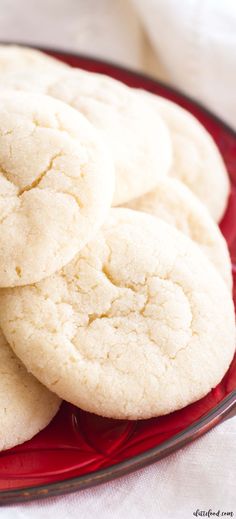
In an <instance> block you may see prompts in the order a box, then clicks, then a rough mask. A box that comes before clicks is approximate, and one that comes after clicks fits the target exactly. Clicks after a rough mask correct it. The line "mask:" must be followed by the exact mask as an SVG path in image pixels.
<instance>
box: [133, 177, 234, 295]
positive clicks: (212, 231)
mask: <svg viewBox="0 0 236 519" xmlns="http://www.w3.org/2000/svg"><path fill="white" fill-rule="evenodd" d="M126 207H129V208H131V209H136V210H137V211H145V212H146V213H150V214H152V215H153V216H156V217H158V218H161V219H163V220H165V222H167V223H169V224H171V225H174V226H175V227H176V228H177V229H179V231H182V232H183V233H184V234H186V235H187V236H189V237H190V238H191V239H192V240H193V241H195V242H196V243H197V244H198V245H199V246H200V247H201V248H202V250H203V252H204V253H205V254H206V255H207V256H208V258H209V259H210V260H211V261H212V263H213V264H214V265H215V267H216V268H217V269H218V271H219V272H220V274H221V275H222V278H223V279H224V280H225V282H226V283H227V285H228V287H229V288H230V290H232V285H233V279H232V267H231V260H230V255H229V251H228V247H227V243H226V241H225V239H224V237H223V235H222V234H221V232H220V230H219V228H218V226H217V225H216V223H215V222H214V221H213V219H212V218H211V216H210V214H209V212H208V210H207V208H206V207H205V206H204V205H203V204H202V203H201V201H200V200H199V199H198V198H197V197H196V196H194V194H193V193H192V192H191V191H190V189H188V188H187V186H185V185H184V184H183V183H182V182H180V181H179V180H177V179H175V178H164V179H163V180H160V181H159V182H158V185H157V186H156V188H155V189H154V190H153V191H151V192H150V193H147V194H146V195H143V196H140V197H139V198H135V199H134V200H130V202H128V203H127V204H126Z"/></svg>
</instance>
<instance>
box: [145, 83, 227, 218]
mask: <svg viewBox="0 0 236 519" xmlns="http://www.w3.org/2000/svg"><path fill="white" fill-rule="evenodd" d="M139 95H140V94H139ZM140 97H142V99H143V98H146V99H147V100H148V102H150V105H151V106H152V108H153V110H155V109H156V113H157V115H158V116H161V117H162V118H163V120H164V121H165V123H166V124H167V126H168V129H169V132H170V137H171V143H172V149H173V160H172V166H171V168H170V175H171V176H173V177H176V178H178V179H179V180H181V181H182V182H183V183H184V184H186V185H187V186H188V187H189V189H191V190H192V191H193V192H194V193H195V195H197V196H198V197H199V198H200V200H201V201H202V202H203V203H204V204H205V205H206V206H207V208H208V210H209V211H210V213H211V216H212V217H213V218H214V220H216V221H217V222H219V221H220V220H221V218H222V216H223V214H224V212H225V209H226V206H227V202H228V196H229V190H230V183H229V178H228V174H227V170H226V167H225V164H224V161H223V159H222V156H221V154H220V152H219V150H218V148H217V146H216V143H215V141H214V140H213V138H212V136H211V135H210V133H209V132H208V131H207V130H206V129H205V127H204V126H203V125H202V124H201V123H200V122H199V121H198V120H197V119H196V117H194V116H193V115H192V114H191V113H190V112H188V111H187V110H185V109H183V108H181V107H180V106H178V105H177V104H176V103H173V102H172V101H169V100H167V99H164V98H163V97H160V96H156V95H153V94H150V93H149V92H144V91H141V96H140Z"/></svg>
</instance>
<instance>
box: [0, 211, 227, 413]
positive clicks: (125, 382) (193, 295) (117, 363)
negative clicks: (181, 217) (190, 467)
mask: <svg viewBox="0 0 236 519" xmlns="http://www.w3.org/2000/svg"><path fill="white" fill-rule="evenodd" d="M0 324H1V326H2V329H3V331H4V333H5V335H6V337H7V340H8V341H9V343H10V344H11V346H12V348H13V350H14V351H15V352H16V353H17V355H18V356H19V357H20V358H21V359H22V361H23V362H24V363H25V365H26V366H27V369H29V370H30V371H31V372H32V373H33V374H34V375H35V376H37V377H38V379H39V380H40V381H41V382H43V383H44V384H45V385H46V386H47V387H48V388H50V389H52V390H53V391H54V392H55V393H57V394H58V395H59V396H60V397H62V398H65V399H66V400H68V401H70V402H72V403H73V404H75V405H77V406H80V407H81V408H82V409H85V410H87V411H91V412H94V413H97V414H100V415H102V416H107V417H112V418H125V419H127V418H128V419H139V418H150V417H152V416H158V415H162V414H166V413H169V412H171V411H175V410H176V409H180V408H182V407H183V406H186V405H187V404H190V403H192V402H194V401H196V400H198V399H199V398H201V397H203V396H204V395H206V394H207V393H208V392H209V391H210V390H211V389H212V388H213V387H215V386H216V385H217V384H218V382H220V380H221V379H222V377H223V375H224V374H225V372H226V370H227V369H228V367H229V364H230V362H231V360H232V357H233V354H234V350H235V316H234V307H233V302H232V298H231V296H230V293H229V290H228V288H227V287H226V284H225V283H224V281H223V280H222V279H221V277H220V275H219V274H218V272H217V271H216V269H215V268H214V267H213V266H212V264H211V262H210V261H209V260H208V259H207V258H206V256H205V255H204V254H203V253H202V251H201V250H200V248H199V247H198V246H196V245H195V243H193V242H192V241H191V240H190V239H189V238H188V237H186V236H184V235H183V233H181V232H179V231H177V230H176V229H175V228H174V227H172V226H170V225H168V224H166V223H165V222H163V221H162V220H159V219H157V218H154V217H152V216H150V215H148V214H145V213H141V212H136V211H131V210H129V209H113V210H112V211H111V213H110V217H109V219H108V221H107V223H106V224H105V225H104V226H103V228H102V229H101V230H100V232H98V234H97V236H96V238H95V239H94V240H93V241H91V242H90V243H89V244H88V245H87V246H86V247H85V248H84V249H83V250H82V251H81V252H80V253H79V254H78V255H77V257H76V258H75V259H74V260H73V261H72V262H71V263H70V264H69V265H67V266H66V267H64V268H63V269H62V270H61V271H60V272H58V273H56V274H54V275H53V276H51V277H50V278H48V279H45V280H43V281H42V282H40V283H38V284H36V285H35V286H26V287H20V288H14V289H6V290H2V291H1V293H0Z"/></svg>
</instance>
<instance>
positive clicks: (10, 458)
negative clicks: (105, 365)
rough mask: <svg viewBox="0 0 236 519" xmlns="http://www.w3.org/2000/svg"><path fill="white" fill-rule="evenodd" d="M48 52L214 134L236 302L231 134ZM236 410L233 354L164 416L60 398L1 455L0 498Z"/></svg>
mask: <svg viewBox="0 0 236 519" xmlns="http://www.w3.org/2000/svg"><path fill="white" fill-rule="evenodd" d="M48 52H49V53H50V54H52V55H54V56H56V57H58V58H59V59H62V60H63V61H65V62H67V63H70V64H71V65H73V66H76V67H81V68H83V69H86V70H91V71H94V72H101V73H104V74H108V75H109V76H112V77H114V78H117V79H119V80H121V81H123V82H124V83H126V84H128V85H129V86H131V87H138V88H143V89H146V90H149V91H150V92H154V93H156V94H159V95H161V96H163V97H166V98H168V99H171V100H172V101H175V102H176V103H178V104H179V105H181V106H183V107H184V108H187V109H188V110H189V111H190V112H192V113H193V114H194V115H195V116H196V117H197V118H198V119H199V120H200V121H201V122H202V123H203V124H204V126H205V127H206V128H207V130H208V131H209V132H210V133H211V134H212V136H213V137H214V139H215V141H216V143H217V145H218V146H219V148H220V150H221V153H222V154H223V157H224V160H225V163H226V165H227V168H228V172H229V174H230V178H231V182H232V190H231V196H230V200H229V205H228V208H227V211H226V214H225V217H224V219H223V221H222V222H221V229H222V231H223V233H224V235H225V237H226V239H227V242H228V245H229V248H230V252H231V257H232V263H233V272H234V274H235V283H234V299H235V302H236V265H234V262H235V264H236V133H235V132H233V131H232V130H231V129H230V128H229V127H228V126H226V125H225V124H224V123H223V122H222V121H220V120H219V119H217V118H216V117H214V116H213V115H212V114H210V113H209V112H208V111H206V110H205V109H203V108H202V107H201V106H199V105H198V104H196V103H194V102H193V101H191V100H190V99H188V98H186V97H185V96H183V95H182V94H180V93H179V92H177V91H175V90H172V89H170V88H169V87H167V86H165V85H163V84H161V83H158V82H157V81H155V80H153V79H150V78H148V77H145V76H143V75H141V74H137V73H134V72H131V71H129V70H126V69H124V68H121V67H117V66H115V65H112V64H110V63H104V62H101V61H97V60H94V59H92V58H87V57H82V56H78V55H72V54H66V53H62V52H54V51H48ZM222 347H224V345H223V344H222ZM235 409H236V357H235V359H234V361H233V363H232V365H231V367H230V369H229V371H228V373H227V374H226V375H225V377H224V379H223V381H222V382H221V383H220V384H219V385H218V386H217V387H216V388H215V389H214V390H212V391H211V393H210V394H208V395H207V396H206V397H205V398H203V399H202V400H200V401H198V402H196V403H195V404H193V405H190V406H188V407H186V408H185V409H182V410H181V411H178V412H175V413H172V414H170V415H168V416H164V417H161V418H155V419H151V420H141V421H137V422H135V421H134V422H131V421H123V420H120V421H119V420H108V419H105V418H100V417H97V416H95V415H92V414H89V413H85V412H84V411H81V410H80V409H77V408H75V407H73V406H71V405H69V404H67V403H64V404H63V405H62V407H61V410H60V411H59V413H58V415H57V416H56V418H55V419H54V420H53V422H52V423H51V424H50V425H49V426H48V427H47V428H46V429H45V430H44V431H42V432H41V433H40V434H38V435H37V436H35V438H33V440H31V441H28V442H26V443H24V444H23V445H21V446H19V447H16V448H14V449H11V450H9V451H5V452H2V453H1V455H0V503H2V504H3V503H13V502H16V501H23V500H30V499H33V498H36V497H41V496H49V495H56V494H62V493H66V492H72V491H74V490H78V489H81V488H85V487H88V486H91V485H96V484H98V483H101V482H104V481H107V480H110V479H112V478H114V477H117V476H120V475H122V474H126V473H128V472H130V471H132V470H135V469H137V468H140V467H143V466H144V465H147V464H148V463H152V462H154V461H157V460H159V459H160V458H162V457H164V456H166V455H167V454H169V453H170V452H173V451H174V450H176V449H179V448H180V447H182V446H183V445H185V444H186V443H188V442H190V441H192V440H194V439H195V438H196V437H198V436H200V435H202V434H203V433H205V432H206V431H208V430H209V429H211V428H212V427H213V426H214V425H216V424H217V423H218V422H220V421H221V420H222V419H223V418H225V417H226V416H229V414H231V413H232V412H233V410H235Z"/></svg>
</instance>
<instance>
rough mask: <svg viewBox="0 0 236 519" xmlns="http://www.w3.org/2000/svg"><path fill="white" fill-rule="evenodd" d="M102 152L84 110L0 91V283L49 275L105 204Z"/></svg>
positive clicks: (110, 172)
mask: <svg viewBox="0 0 236 519" xmlns="http://www.w3.org/2000/svg"><path fill="white" fill-rule="evenodd" d="M113 189H114V169H113V163H112V162H111V159H110V157H109V151H108V150H107V148H106V147H105V145H104V143H103V142H102V141H101V140H100V137H99V135H98V134H97V132H96V130H95V129H94V128H93V127H92V125H90V123H89V122H88V121H87V120H86V118H85V117H84V116H82V115H81V114H79V113H78V112H77V111H76V110H73V109H72V108H71V107H69V106H67V105H66V104H64V103H62V102H61V101H58V100H56V99H52V98H50V97H47V96H43V95H37V94H28V93H27V94H26V93H22V92H9V93H7V92H2V93H1V94H0V213H1V219H0V286H1V287H3V286H17V285H24V284H28V283H34V282H36V281H39V280H40V279H43V278H44V277H46V276H49V275H50V274H52V273H53V272H55V271H56V270H58V269H60V268H61V267H62V266H63V265H65V264H66V263H68V261H70V260H71V259H72V258H73V256H74V255H75V254H76V253H77V252H78V251H79V250H80V249H81V248H82V247H83V246H84V244H85V243H87V241H89V239H91V237H92V236H93V233H95V232H96V230H97V228H98V227H99V226H100V225H101V224H102V222H103V220H104V219H105V217H106V214H107V212H108V210H109V208H110V204H111V200H112V196H113Z"/></svg>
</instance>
